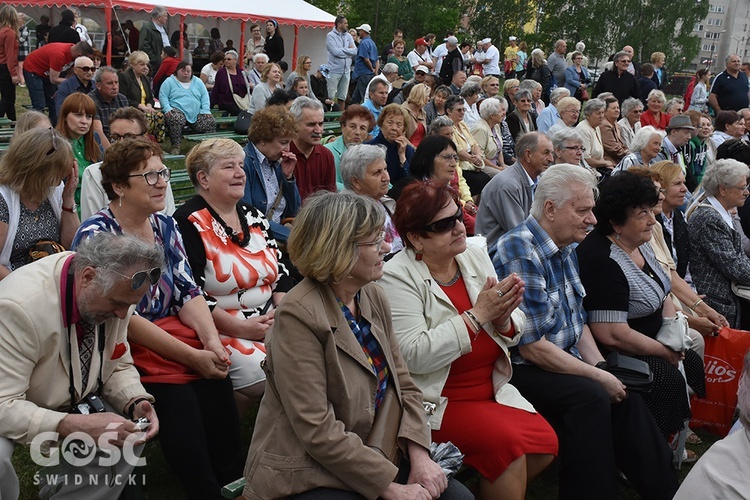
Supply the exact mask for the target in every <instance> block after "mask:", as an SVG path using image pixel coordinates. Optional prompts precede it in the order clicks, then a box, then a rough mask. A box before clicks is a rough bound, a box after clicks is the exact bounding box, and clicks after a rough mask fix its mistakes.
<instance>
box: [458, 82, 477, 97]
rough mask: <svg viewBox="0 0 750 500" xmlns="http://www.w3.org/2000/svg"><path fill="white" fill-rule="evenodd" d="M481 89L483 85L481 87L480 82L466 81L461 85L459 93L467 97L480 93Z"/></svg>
mask: <svg viewBox="0 0 750 500" xmlns="http://www.w3.org/2000/svg"><path fill="white" fill-rule="evenodd" d="M481 91H482V87H480V86H479V84H478V83H465V84H464V86H463V87H461V92H460V94H459V95H460V96H461V97H463V98H464V99H465V98H467V97H471V96H473V95H479V93H480V92H481Z"/></svg>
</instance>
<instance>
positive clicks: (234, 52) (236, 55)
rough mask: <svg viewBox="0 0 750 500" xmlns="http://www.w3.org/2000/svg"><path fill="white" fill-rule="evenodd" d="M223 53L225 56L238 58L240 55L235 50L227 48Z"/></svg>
mask: <svg viewBox="0 0 750 500" xmlns="http://www.w3.org/2000/svg"><path fill="white" fill-rule="evenodd" d="M224 55H225V56H232V57H234V58H235V59H239V57H240V55H239V54H238V53H237V51H236V50H227V51H226V52H224Z"/></svg>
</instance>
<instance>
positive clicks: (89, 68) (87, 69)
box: [76, 66, 96, 73]
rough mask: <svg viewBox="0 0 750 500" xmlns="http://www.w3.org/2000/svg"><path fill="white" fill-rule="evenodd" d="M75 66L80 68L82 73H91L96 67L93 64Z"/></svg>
mask: <svg viewBox="0 0 750 500" xmlns="http://www.w3.org/2000/svg"><path fill="white" fill-rule="evenodd" d="M76 68H78V69H80V70H81V71H83V72H84V73H92V72H94V71H96V68H95V67H93V66H76Z"/></svg>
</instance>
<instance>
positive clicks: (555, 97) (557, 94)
mask: <svg viewBox="0 0 750 500" xmlns="http://www.w3.org/2000/svg"><path fill="white" fill-rule="evenodd" d="M563 97H570V90H568V89H566V88H565V87H557V88H556V89H555V90H553V91H552V93H551V94H550V95H549V102H550V103H552V105H553V106H554V105H555V104H557V103H558V101H560V99H562V98H563Z"/></svg>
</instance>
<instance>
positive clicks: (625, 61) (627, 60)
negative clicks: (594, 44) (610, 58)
mask: <svg viewBox="0 0 750 500" xmlns="http://www.w3.org/2000/svg"><path fill="white" fill-rule="evenodd" d="M617 62H621V63H625V64H630V59H620V60H619V61H617Z"/></svg>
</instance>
